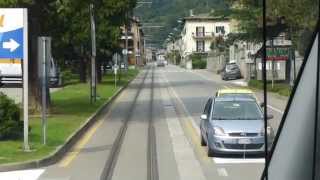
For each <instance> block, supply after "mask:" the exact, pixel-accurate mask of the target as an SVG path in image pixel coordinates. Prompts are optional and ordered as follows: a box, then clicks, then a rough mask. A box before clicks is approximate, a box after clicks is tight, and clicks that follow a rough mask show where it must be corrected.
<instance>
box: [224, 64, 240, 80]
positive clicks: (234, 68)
mask: <svg viewBox="0 0 320 180" xmlns="http://www.w3.org/2000/svg"><path fill="white" fill-rule="evenodd" d="M241 77H242V76H241V72H240V68H239V66H238V65H237V64H236V63H229V64H226V66H225V67H224V68H223V69H222V71H221V78H222V80H229V79H240V78H241Z"/></svg>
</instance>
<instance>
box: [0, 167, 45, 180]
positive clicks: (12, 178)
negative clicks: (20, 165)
mask: <svg viewBox="0 0 320 180" xmlns="http://www.w3.org/2000/svg"><path fill="white" fill-rule="evenodd" d="M43 172H44V169H37V170H25V171H10V172H2V173H0V179H1V180H37V179H38V178H39V177H40V176H41V174H42V173H43Z"/></svg>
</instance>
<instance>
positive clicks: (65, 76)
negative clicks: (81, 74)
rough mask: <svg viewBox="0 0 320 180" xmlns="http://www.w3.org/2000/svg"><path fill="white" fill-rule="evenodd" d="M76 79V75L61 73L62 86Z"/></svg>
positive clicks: (68, 72) (69, 72)
mask: <svg viewBox="0 0 320 180" xmlns="http://www.w3.org/2000/svg"><path fill="white" fill-rule="evenodd" d="M75 79H78V78H77V75H75V74H73V73H72V72H71V71H63V72H62V82H63V85H67V84H70V83H72V82H73V81H74V80H75Z"/></svg>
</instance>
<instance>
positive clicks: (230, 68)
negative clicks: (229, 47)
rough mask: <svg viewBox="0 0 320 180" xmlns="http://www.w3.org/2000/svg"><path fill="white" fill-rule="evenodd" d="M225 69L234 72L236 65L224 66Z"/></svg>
mask: <svg viewBox="0 0 320 180" xmlns="http://www.w3.org/2000/svg"><path fill="white" fill-rule="evenodd" d="M226 69H227V70H235V69H238V65H236V64H228V65H227V66H226Z"/></svg>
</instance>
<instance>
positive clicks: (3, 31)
mask: <svg viewBox="0 0 320 180" xmlns="http://www.w3.org/2000/svg"><path fill="white" fill-rule="evenodd" d="M23 44H24V43H23V9H10V8H0V58H13V59H23Z"/></svg>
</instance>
